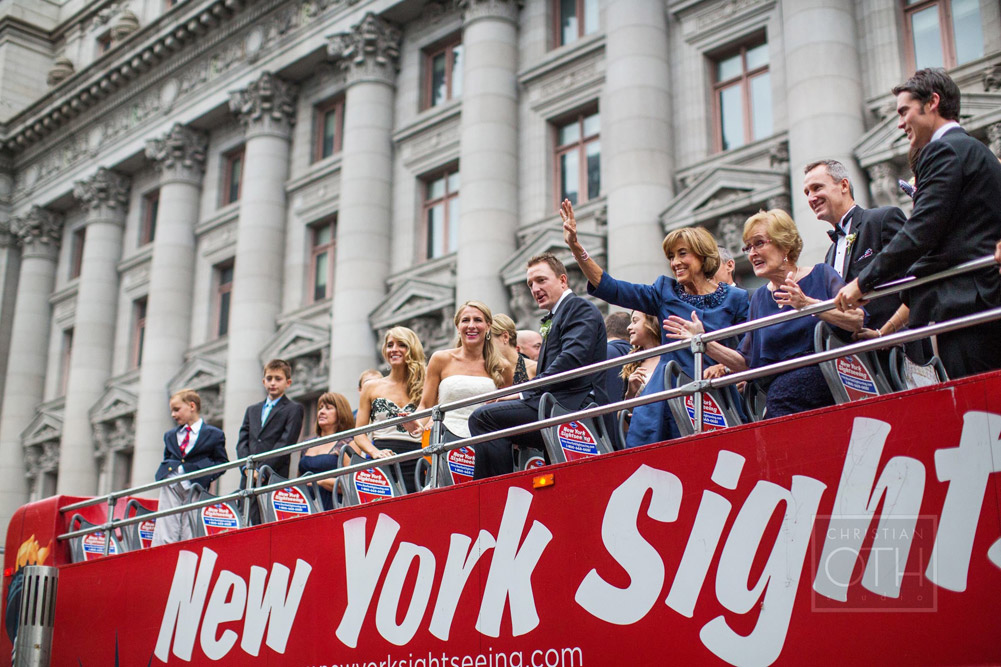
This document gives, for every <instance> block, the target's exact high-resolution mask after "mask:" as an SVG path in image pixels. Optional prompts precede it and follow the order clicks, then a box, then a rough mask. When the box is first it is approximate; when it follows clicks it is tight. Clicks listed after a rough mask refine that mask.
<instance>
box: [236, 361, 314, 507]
mask: <svg viewBox="0 0 1001 667" xmlns="http://www.w3.org/2000/svg"><path fill="white" fill-rule="evenodd" d="M263 383H264V389H265V390H266V391H267V392H268V398H267V400H264V401H261V402H260V403H254V404H253V405H251V406H250V407H249V408H247V411H246V412H245V413H244V414H243V425H242V426H240V437H239V439H238V440H237V442H236V456H237V458H241V459H242V458H243V457H245V456H248V455H250V454H260V453H261V452H269V451H271V450H272V449H279V448H281V447H285V446H287V445H291V444H293V443H295V442H298V440H299V432H300V431H301V430H302V412H303V411H302V406H301V405H299V404H298V403H296V402H294V401H290V400H289V399H288V397H287V396H285V391H286V390H287V389H288V388H289V387H290V386H292V366H291V365H290V364H289V363H288V362H287V361H285V360H283V359H272V360H271V361H269V362H268V363H267V364H265V366H264V380H263ZM290 459H291V455H289V454H286V455H285V456H277V457H275V458H271V459H265V460H263V461H258V462H257V467H258V468H260V467H261V466H262V465H268V466H271V468H272V470H274V471H275V472H276V473H278V474H279V475H281V476H282V477H288V469H289V460H290ZM255 475H256V473H255ZM246 486H247V475H246V473H244V475H243V476H242V477H241V478H240V488H241V489H244V488H246ZM250 522H251V524H252V525H257V524H259V523H260V522H261V511H260V508H259V507H258V505H257V502H253V503H251V504H250Z"/></svg>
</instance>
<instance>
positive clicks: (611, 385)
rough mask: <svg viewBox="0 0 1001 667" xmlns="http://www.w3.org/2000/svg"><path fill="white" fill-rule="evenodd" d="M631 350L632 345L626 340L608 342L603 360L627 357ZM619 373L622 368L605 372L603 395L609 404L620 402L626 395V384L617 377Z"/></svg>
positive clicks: (618, 367) (617, 339)
mask: <svg viewBox="0 0 1001 667" xmlns="http://www.w3.org/2000/svg"><path fill="white" fill-rule="evenodd" d="M631 349H632V345H630V344H629V341H628V340H622V339H621V338H616V339H615V340H610V341H608V346H607V348H606V354H605V358H606V359H615V358H616V357H621V356H624V355H627V354H629V350H631ZM621 372H622V366H616V367H615V368H609V369H608V370H607V371H605V393H606V394H607V396H608V402H609V403H615V402H617V401H621V400H622V398H623V397H624V396H625V395H626V382H625V380H623V379H622V376H621V375H619V373H621Z"/></svg>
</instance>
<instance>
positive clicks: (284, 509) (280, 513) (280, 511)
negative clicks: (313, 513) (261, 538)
mask: <svg viewBox="0 0 1001 667" xmlns="http://www.w3.org/2000/svg"><path fill="white" fill-rule="evenodd" d="M271 507H272V508H273V509H274V511H275V518H276V519H278V520H279V521H284V520H285V519H294V518H295V517H297V516H306V515H307V514H309V513H310V511H309V500H308V499H307V498H306V496H305V494H303V492H302V491H300V490H299V489H297V488H295V487H294V486H286V487H285V488H284V489H278V490H277V491H275V492H274V493H273V494H272V495H271Z"/></svg>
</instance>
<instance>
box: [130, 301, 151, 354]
mask: <svg viewBox="0 0 1001 667" xmlns="http://www.w3.org/2000/svg"><path fill="white" fill-rule="evenodd" d="M148 305H149V299H148V297H147V296H143V297H140V298H138V299H136V300H135V301H133V302H132V345H131V349H130V351H129V365H130V367H131V368H139V367H140V366H142V357H143V345H144V344H145V342H146V313H147V308H148Z"/></svg>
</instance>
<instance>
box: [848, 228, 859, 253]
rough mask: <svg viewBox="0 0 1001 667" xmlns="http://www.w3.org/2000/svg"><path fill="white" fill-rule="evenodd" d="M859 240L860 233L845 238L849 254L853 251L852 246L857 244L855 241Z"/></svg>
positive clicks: (853, 233)
mask: <svg viewBox="0 0 1001 667" xmlns="http://www.w3.org/2000/svg"><path fill="white" fill-rule="evenodd" d="M856 238H858V232H852V233H851V234H849V235H848V236H846V237H845V252H846V253H849V252H851V251H852V244H853V243H855V239H856Z"/></svg>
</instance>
